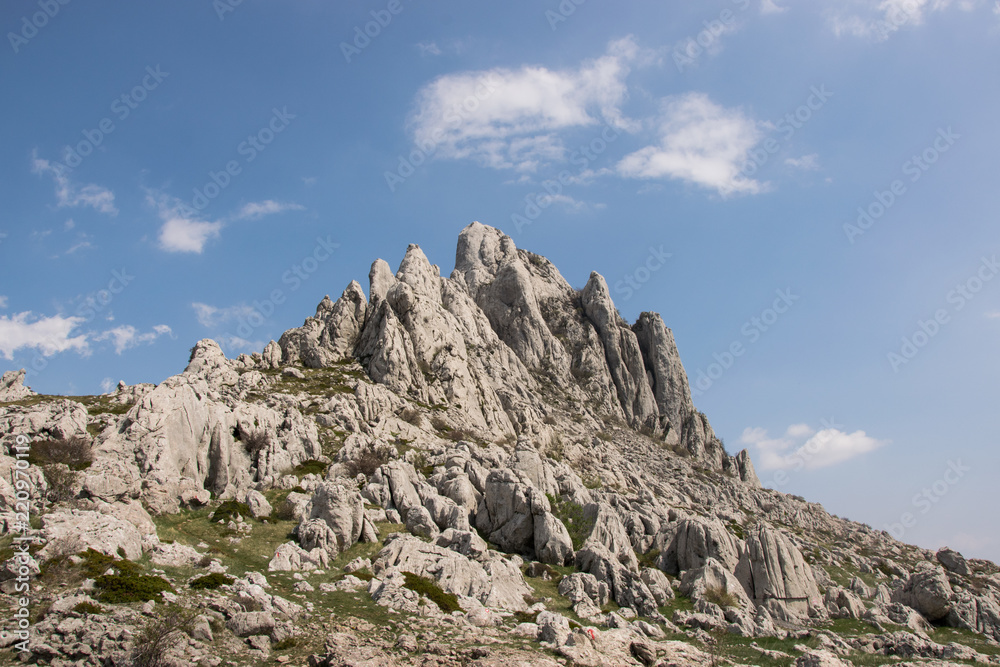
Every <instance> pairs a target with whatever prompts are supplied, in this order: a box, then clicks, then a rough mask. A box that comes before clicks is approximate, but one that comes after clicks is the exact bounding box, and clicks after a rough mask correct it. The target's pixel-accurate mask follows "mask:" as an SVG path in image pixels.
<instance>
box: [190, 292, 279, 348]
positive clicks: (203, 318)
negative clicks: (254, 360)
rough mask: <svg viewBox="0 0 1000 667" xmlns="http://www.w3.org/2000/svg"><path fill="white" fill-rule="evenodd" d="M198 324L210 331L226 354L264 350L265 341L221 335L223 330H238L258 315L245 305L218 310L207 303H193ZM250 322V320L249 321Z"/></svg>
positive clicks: (228, 334)
mask: <svg viewBox="0 0 1000 667" xmlns="http://www.w3.org/2000/svg"><path fill="white" fill-rule="evenodd" d="M191 308H193V309H194V315H195V318H196V319H197V320H198V324H200V325H202V326H203V327H205V328H206V329H209V330H211V332H212V336H213V337H214V338H215V340H216V341H217V342H218V343H219V345H221V346H222V349H223V350H225V351H226V352H227V353H234V352H247V351H256V350H261V349H263V348H264V345H265V344H266V341H262V340H256V341H251V340H246V339H245V338H242V337H240V336H237V335H234V334H232V333H223V329H226V328H230V329H235V330H239V325H240V324H241V323H244V322H246V321H247V320H248V319H250V318H252V317H260V314H259V313H258V312H257V311H256V310H255V309H254V308H253V307H252V306H248V305H246V304H236V305H234V306H226V307H223V308H218V307H216V306H212V305H209V304H207V303H201V302H199V301H195V302H194V303H192V304H191ZM251 321H252V320H251Z"/></svg>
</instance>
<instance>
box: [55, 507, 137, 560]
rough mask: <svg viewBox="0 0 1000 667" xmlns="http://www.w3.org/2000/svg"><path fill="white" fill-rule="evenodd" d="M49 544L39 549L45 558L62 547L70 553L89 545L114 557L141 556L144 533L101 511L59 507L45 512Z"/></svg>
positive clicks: (131, 558)
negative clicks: (47, 512)
mask: <svg viewBox="0 0 1000 667" xmlns="http://www.w3.org/2000/svg"><path fill="white" fill-rule="evenodd" d="M42 536H43V537H44V538H45V542H46V544H45V547H43V548H42V550H41V551H40V552H39V557H40V558H41V559H42V560H43V561H44V560H47V559H49V558H52V557H53V556H55V555H57V554H58V553H59V552H60V551H63V552H65V550H67V549H68V550H69V552H70V553H78V552H80V551H86V550H87V549H88V548H90V549H93V550H95V551H99V552H101V553H103V554H106V555H108V556H112V557H114V558H127V559H128V560H137V559H138V558H140V557H141V556H142V534H141V533H140V532H139V530H138V529H137V528H136V527H135V526H134V525H132V524H131V523H129V522H128V521H124V520H122V519H119V518H118V517H115V516H111V515H109V514H101V513H100V512H93V511H89V510H87V511H84V510H77V509H73V510H69V509H57V510H56V511H54V512H51V513H49V514H45V515H43V516H42Z"/></svg>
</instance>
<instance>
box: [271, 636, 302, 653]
mask: <svg viewBox="0 0 1000 667" xmlns="http://www.w3.org/2000/svg"><path fill="white" fill-rule="evenodd" d="M298 643H299V642H298V640H296V639H295V637H285V638H284V639H282V640H281V641H278V642H275V643H273V644H271V650H272V651H287V650H288V649H290V648H295V645H296V644H298Z"/></svg>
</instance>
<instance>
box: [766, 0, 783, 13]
mask: <svg viewBox="0 0 1000 667" xmlns="http://www.w3.org/2000/svg"><path fill="white" fill-rule="evenodd" d="M787 10H788V7H779V6H778V4H777V3H775V2H774V0H760V13H761V14H780V13H782V12H785V11H787Z"/></svg>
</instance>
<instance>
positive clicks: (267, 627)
mask: <svg viewBox="0 0 1000 667" xmlns="http://www.w3.org/2000/svg"><path fill="white" fill-rule="evenodd" d="M275 625H276V623H275V621H274V616H273V615H272V614H271V612H269V611H240V612H236V613H235V614H233V615H232V616H231V617H230V618H229V620H228V621H226V627H227V628H229V630H230V632H232V633H233V634H234V635H236V636H237V637H250V636H251V635H269V634H271V632H272V631H273V630H274V628H275Z"/></svg>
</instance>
